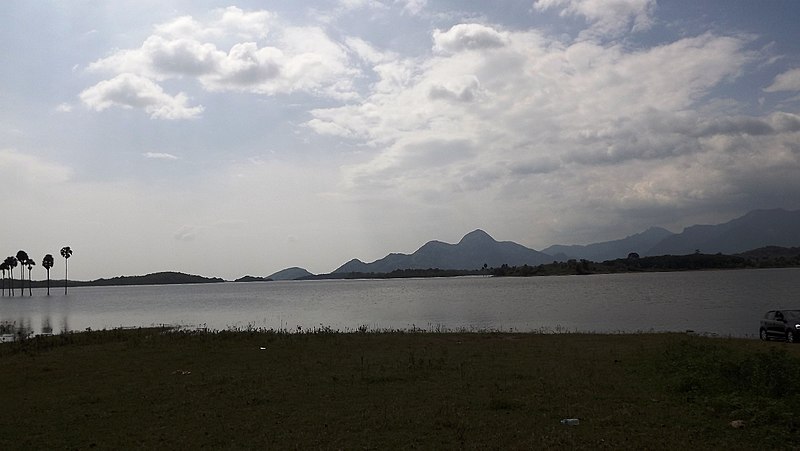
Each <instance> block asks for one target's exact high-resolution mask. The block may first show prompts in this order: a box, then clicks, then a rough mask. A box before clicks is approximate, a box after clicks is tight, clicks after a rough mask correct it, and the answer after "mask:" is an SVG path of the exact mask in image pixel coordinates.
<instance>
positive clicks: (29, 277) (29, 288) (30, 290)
mask: <svg viewBox="0 0 800 451" xmlns="http://www.w3.org/2000/svg"><path fill="white" fill-rule="evenodd" d="M31 269H33V268H28V296H30V297H33V290H32V287H31V285H32V284H33V282H32V281H31Z"/></svg>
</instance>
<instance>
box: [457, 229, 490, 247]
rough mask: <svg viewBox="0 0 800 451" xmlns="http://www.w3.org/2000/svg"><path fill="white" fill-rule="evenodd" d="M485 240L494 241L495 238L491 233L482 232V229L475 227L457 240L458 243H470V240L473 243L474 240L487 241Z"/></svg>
mask: <svg viewBox="0 0 800 451" xmlns="http://www.w3.org/2000/svg"><path fill="white" fill-rule="evenodd" d="M487 241H488V242H494V241H495V239H494V238H492V236H491V235H489V234H488V233H486V232H484V231H483V230H481V229H475V230H473V231H472V232H469V233H468V234H466V235H464V237H463V238H461V241H459V242H458V243H459V244H464V243H470V242H473V243H474V242H487Z"/></svg>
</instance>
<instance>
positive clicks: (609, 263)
mask: <svg viewBox="0 0 800 451" xmlns="http://www.w3.org/2000/svg"><path fill="white" fill-rule="evenodd" d="M786 267H800V248H797V247H794V248H780V247H776V246H770V247H767V248H760V249H756V250H752V251H748V252H744V253H741V254H736V255H725V254H722V253H717V254H703V253H700V252H699V251H696V252H695V253H693V254H688V255H659V256H653V257H640V256H639V255H638V254H637V253H635V252H633V253H631V254H629V255H628V257H627V258H618V259H614V260H605V261H603V262H593V261H590V260H585V259H581V260H577V259H572V260H568V261H566V262H553V263H549V264H546V265H537V266H529V265H522V266H508V265H502V266H501V267H499V268H492V275H494V276H498V277H504V276H522V277H525V276H552V275H572V274H575V275H586V274H614V273H626V272H664V271H697V270H708V269H746V268H786Z"/></svg>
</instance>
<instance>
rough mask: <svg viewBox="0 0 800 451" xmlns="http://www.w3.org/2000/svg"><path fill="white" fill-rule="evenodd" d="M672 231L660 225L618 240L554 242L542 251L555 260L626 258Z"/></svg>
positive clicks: (644, 250) (648, 247) (652, 244)
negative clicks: (577, 242)
mask: <svg viewBox="0 0 800 451" xmlns="http://www.w3.org/2000/svg"><path fill="white" fill-rule="evenodd" d="M672 235H673V233H672V232H670V231H669V230H667V229H663V228H661V227H651V228H649V229H647V230H645V231H644V232H642V233H637V234H635V235H630V236H627V237H625V238H622V239H620V240H614V241H604V242H600V243H594V244H587V245H579V244H575V245H571V246H565V245H561V244H556V245H554V246H550V247H548V248H547V249H543V250H542V252H544V253H545V254H548V255H552V256H554V257H555V259H556V260H559V261H565V260H567V259H573V258H574V259H577V260H580V259H586V260H591V261H595V262H602V261H605V260H614V259H617V258H626V257H627V256H628V254H630V253H631V252H635V253H637V254H641V255H644V254H645V253H647V251H649V250H650V249H651V248H652V247H653V246H655V245H656V244H658V243H659V242H661V241H662V240H664V239H665V238H667V237H669V236H672Z"/></svg>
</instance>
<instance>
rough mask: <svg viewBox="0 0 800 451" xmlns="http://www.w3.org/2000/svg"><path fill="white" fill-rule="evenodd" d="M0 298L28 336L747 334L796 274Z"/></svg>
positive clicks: (792, 298)
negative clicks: (182, 332)
mask: <svg viewBox="0 0 800 451" xmlns="http://www.w3.org/2000/svg"><path fill="white" fill-rule="evenodd" d="M51 293H52V294H51V296H49V297H48V296H45V292H44V290H42V289H38V290H36V289H35V290H34V291H33V296H32V297H28V296H27V291H26V293H25V296H24V297H20V296H19V292H17V295H16V296H15V297H9V296H7V295H6V296H5V297H2V298H0V323H3V324H6V325H8V324H13V325H14V326H15V327H17V328H26V329H28V330H30V331H31V332H33V333H41V332H42V331H44V332H49V331H50V330H52V331H53V332H55V333H58V332H61V331H65V330H69V331H75V330H85V329H87V328H92V329H103V328H114V327H137V326H150V325H160V324H169V325H176V326H188V327H208V328H210V329H220V330H221V329H228V328H247V327H254V328H265V329H286V330H297V329H298V326H299V327H300V328H302V329H305V330H307V329H311V328H318V327H330V328H331V329H334V330H342V331H345V330H357V329H358V328H359V327H363V326H366V327H367V328H368V329H370V330H374V329H412V328H416V329H423V330H502V331H509V330H513V331H520V332H527V331H543V332H560V331H562V332H572V331H581V332H636V331H686V330H694V331H696V332H698V333H709V334H719V335H731V336H740V337H754V336H756V335H757V332H758V320H759V318H760V317H761V315H762V314H763V313H764V312H765V311H767V310H770V309H775V308H791V307H794V308H800V298H798V294H799V293H800V269H797V268H788V269H762V270H732V271H703V272H679V273H644V274H606V275H590V276H552V277H529V278H492V277H459V278H431V279H391V280H327V281H287V282H257V283H220V284H199V285H169V286H127V287H82V288H80V287H75V288H70V289H69V294H68V295H66V296H65V295H64V293H63V290H60V289H58V288H53V289H51Z"/></svg>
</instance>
